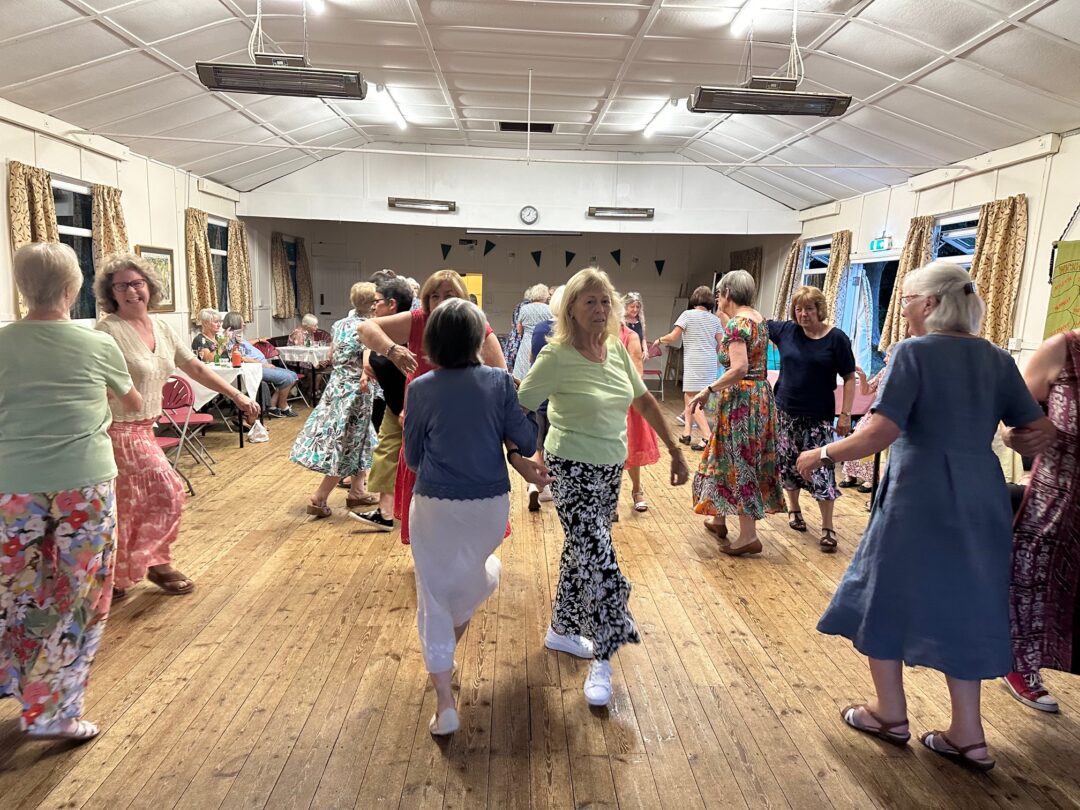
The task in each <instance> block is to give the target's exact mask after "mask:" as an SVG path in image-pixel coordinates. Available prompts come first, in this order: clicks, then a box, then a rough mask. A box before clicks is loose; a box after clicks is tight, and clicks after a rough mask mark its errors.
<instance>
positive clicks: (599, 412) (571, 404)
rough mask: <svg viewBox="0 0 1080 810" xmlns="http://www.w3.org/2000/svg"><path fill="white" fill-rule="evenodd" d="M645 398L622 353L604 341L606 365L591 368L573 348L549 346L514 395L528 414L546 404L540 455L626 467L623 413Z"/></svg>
mask: <svg viewBox="0 0 1080 810" xmlns="http://www.w3.org/2000/svg"><path fill="white" fill-rule="evenodd" d="M644 393H645V382H644V381H643V380H642V379H641V376H640V375H639V374H638V373H637V371H636V370H635V369H634V364H633V362H632V361H631V360H630V355H629V353H627V351H626V347H625V346H623V345H622V343H621V342H620V341H619V340H617V339H615V338H613V337H612V338H608V341H607V359H605V360H604V362H602V363H596V362H593V361H592V360H589V359H587V358H586V357H584V356H583V355H582V354H581V352H579V351H578V350H577V349H575V348H574V347H573V346H568V345H562V344H557V343H549V344H548V345H547V346H545V347H544V348H543V349H542V350H541V351H540V354H538V355H537V356H536V360H535V362H534V363H533V366H532V368H531V369H530V370H529V373H528V375H527V376H526V377H525V380H524V381H523V382H522V383H521V387H520V388H519V389H518V402H520V403H521V404H522V405H523V406H524V407H526V408H528V409H529V410H530V411H535V410H536V409H537V408H538V407H539V406H540V403H541V402H543V401H544V400H545V399H546V400H548V421H549V422H550V424H551V426H550V427H549V429H548V434H547V439H546V440H545V441H544V449H545V450H547V451H548V452H549V453H552V454H554V455H556V456H558V457H560V458H565V459H569V460H571V461H582V462H585V463H588V464H622V463H623V462H624V461H626V411H627V409H628V408H629V407H630V403H631V402H632V401H633V400H635V399H637V398H638V397H640V396H641V395H642V394H644Z"/></svg>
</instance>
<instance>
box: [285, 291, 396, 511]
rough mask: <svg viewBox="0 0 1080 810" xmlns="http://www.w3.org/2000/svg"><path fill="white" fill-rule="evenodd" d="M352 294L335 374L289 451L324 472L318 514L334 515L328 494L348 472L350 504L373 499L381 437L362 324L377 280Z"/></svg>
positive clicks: (337, 341)
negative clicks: (368, 488)
mask: <svg viewBox="0 0 1080 810" xmlns="http://www.w3.org/2000/svg"><path fill="white" fill-rule="evenodd" d="M350 298H351V299H352V305H353V311H352V312H351V313H350V314H349V315H348V316H347V317H345V318H342V319H341V320H340V321H338V322H337V323H335V324H334V325H333V326H332V327H331V334H332V341H333V343H332V348H331V350H330V357H331V362H332V363H333V367H334V368H333V372H332V373H331V374H330V380H329V382H327V384H326V390H325V391H323V395H322V399H320V400H319V404H318V405H316V406H315V409H314V410H313V411H312V412H311V414H310V416H308V419H307V422H305V423H304V427H303V429H302V430H301V431H300V433H299V434H298V435H297V437H296V442H295V443H294V444H293V448H292V454H291V455H290V456H289V459H290V461H294V462H296V463H297V464H299V465H301V466H302V467H307V468H308V469H309V470H312V471H314V472H317V473H322V474H323V476H324V477H323V480H322V482H321V483H320V484H319V487H318V489H316V490H315V493H314V494H313V495H312V496H311V499H310V503H309V504H308V505H307V513H308V514H309V515H314V516H315V517H317V518H324V517H329V516H330V514H331V511H330V507H329V505H327V503H326V499H327V498H328V497H329V496H330V493H331V492H332V491H333V490H334V487H336V486H337V484H338V481H340V480H341V479H342V478H345V477H346V476H352V484H351V486H350V488H349V494H348V496H347V497H346V499H345V503H346V505H347V506H348V508H350V509H351V508H353V507H354V506H359V505H361V504H364V503H369V502H370V499H369V498H368V497H367V493H366V492H365V491H364V486H365V483H366V480H367V475H366V473H367V471H368V470H370V469H371V454H372V451H373V450H374V449H375V444H376V441H377V440H376V436H375V430H374V429H373V428H372V426H371V406H372V402H373V395H374V387H373V385H372V382H373V381H369V380H368V379H367V378H366V377H365V375H364V345H363V344H362V343H361V342H360V336H359V335H358V334H357V331H356V326H357V324H359V323H360V322H361V321H363V320H365V317H366V316H367V314H368V313H370V312H371V309H372V306H373V305H374V303H375V285H374V284H371V283H368V282H359V283H357V284H354V285H353V287H352V290H351V292H350Z"/></svg>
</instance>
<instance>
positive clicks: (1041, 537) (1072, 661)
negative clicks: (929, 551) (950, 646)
mask: <svg viewBox="0 0 1080 810" xmlns="http://www.w3.org/2000/svg"><path fill="white" fill-rule="evenodd" d="M1046 402H1047V409H1048V412H1049V416H1050V421H1052V422H1053V423H1054V426H1055V427H1056V428H1057V430H1058V440H1057V442H1056V443H1055V444H1054V445H1053V446H1052V447H1050V448H1049V449H1047V450H1046V451H1045V452H1044V453H1043V454H1042V455H1040V456H1039V457H1038V459H1036V461H1035V467H1034V469H1033V470H1032V473H1031V484H1030V485H1029V486H1028V488H1027V493H1026V495H1025V497H1024V502H1023V505H1022V506H1021V507H1020V513H1019V514H1018V515H1017V518H1016V523H1015V524H1014V526H1013V558H1012V582H1011V584H1010V588H1009V611H1010V619H1011V620H1012V637H1013V656H1014V657H1015V659H1016V664H1015V668H1016V670H1017V671H1018V672H1035V671H1036V670H1039V669H1058V670H1061V671H1063V672H1073V673H1077V674H1080V621H1078V620H1077V617H1078V616H1080V606H1078V597H1080V425H1078V423H1080V334H1078V333H1076V332H1069V333H1066V355H1065V365H1064V366H1063V367H1062V369H1061V373H1060V374H1058V377H1057V379H1056V380H1054V382H1053V384H1052V385H1051V386H1050V394H1049V396H1048V397H1047V400H1046Z"/></svg>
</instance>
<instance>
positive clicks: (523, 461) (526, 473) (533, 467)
mask: <svg viewBox="0 0 1080 810" xmlns="http://www.w3.org/2000/svg"><path fill="white" fill-rule="evenodd" d="M510 466H511V467H513V468H514V469H515V470H517V473H518V475H520V476H521V477H522V478H524V479H525V480H526V481H527V482H528V483H530V484H535V485H536V486H538V487H540V488H541V489H542V488H544V487H546V486H547V485H548V484H550V483H552V482H554V481H555V476H554V475H552V474H551V471H550V470H548V468H547V467H546V466H545V465H543V464H540V463H539V462H536V461H533V460H532V459H531V458H525V456H523V455H521V453H514V455H513V456H512V457H511V460H510Z"/></svg>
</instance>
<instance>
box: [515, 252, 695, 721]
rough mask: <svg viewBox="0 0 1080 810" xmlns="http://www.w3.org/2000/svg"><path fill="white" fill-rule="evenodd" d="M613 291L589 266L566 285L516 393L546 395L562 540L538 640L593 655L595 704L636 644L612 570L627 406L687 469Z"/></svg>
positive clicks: (590, 696)
mask: <svg viewBox="0 0 1080 810" xmlns="http://www.w3.org/2000/svg"><path fill="white" fill-rule="evenodd" d="M614 300H615V290H614V289H613V288H612V286H611V281H610V280H609V279H608V276H607V274H606V273H604V272H603V271H602V270H598V269H597V268H595V267H589V268H586V269H584V270H580V271H578V272H577V273H576V274H575V275H574V276H573V278H571V279H570V281H569V282H567V284H566V288H565V290H564V292H563V302H562V306H561V307H560V308H559V311H558V313H557V316H556V321H555V332H554V334H553V335H552V338H551V340H550V342H549V343H548V345H547V346H545V347H544V348H543V349H542V350H541V352H540V353H539V354H538V355H537V356H536V359H535V361H534V363H533V366H532V368H531V369H530V371H529V373H528V375H527V376H526V377H525V380H524V381H523V382H522V383H521V387H520V389H519V390H518V401H519V402H520V403H521V405H522V406H524V407H525V408H528V409H529V410H531V411H535V410H536V409H537V408H538V407H539V405H540V403H541V402H543V401H544V400H545V399H546V400H548V421H549V422H550V426H549V428H548V433H547V438H546V439H545V440H544V449H545V451H546V460H547V465H548V469H550V471H551V473H552V475H554V476H555V482H554V484H552V492H553V494H554V496H555V508H556V510H557V512H558V514H559V521H560V522H561V523H562V528H563V533H564V534H565V535H566V542H565V544H564V545H563V552H562V558H561V559H560V561H559V585H558V589H557V591H556V594H555V604H554V606H553V608H552V612H551V613H552V615H551V627H549V628H548V631H547V637H546V639H545V641H544V644H545V646H547V647H548V648H549V649H552V650H558V651H561V652H568V653H570V654H571V655H576V656H577V657H579V658H591V659H593V661H592V665H591V666H590V667H589V675H588V677H587V678H586V679H585V699H586V701H588V703H589V704H590V705H592V706H605V705H607V703H608V702H609V701H610V700H611V656H613V655H614V654H615V653H616V652H617V651H618V649H619V647H621V646H622V645H623V644H632V643H637V642H638V641H639V640H640V639H639V638H638V633H637V628H636V627H635V625H634V619H633V616H631V614H630V608H629V600H630V583H629V582H628V581H627V579H626V577H624V576H623V574H622V572H621V571H620V570H619V562H618V560H617V559H616V557H615V549H614V547H613V546H612V542H611V517H612V514H613V513H614V511H615V506H616V504H617V502H618V500H619V484H620V483H621V480H622V467H623V461H624V460H625V459H626V411H627V409H628V408H629V407H630V406H631V404H632V405H633V407H634V409H635V410H637V411H638V412H639V413H640V414H641V415H642V416H643V417H645V419H646V421H647V422H648V423H649V424H650V425H651V426H652V427H653V429H654V430H655V431H656V432H657V434H658V435H659V436H660V438H661V440H662V441H663V442H664V444H665V446H666V447H667V448H668V450H669V451H670V453H671V482H672V484H674V485H679V484H682V483H685V481H686V479H687V477H688V475H689V473H688V471H687V468H686V461H685V460H684V459H683V457H682V453H681V452H680V450H679V445H678V444H677V442H676V441H675V439H674V437H673V436H672V435H671V431H670V430H669V429H668V426H667V424H666V421H665V420H664V418H663V416H662V415H661V413H660V406H659V405H657V404H656V400H655V399H653V396H652V395H651V394H649V393H648V392H647V391H646V390H645V383H644V382H643V381H642V379H641V377H640V375H639V374H638V373H637V371H636V370H635V368H634V365H633V363H632V362H631V361H630V355H629V354H627V351H626V348H625V347H624V346H623V344H622V342H621V341H620V340H619V319H618V316H617V315H616V312H615V308H614V307H613V306H612V304H613V302H614Z"/></svg>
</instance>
